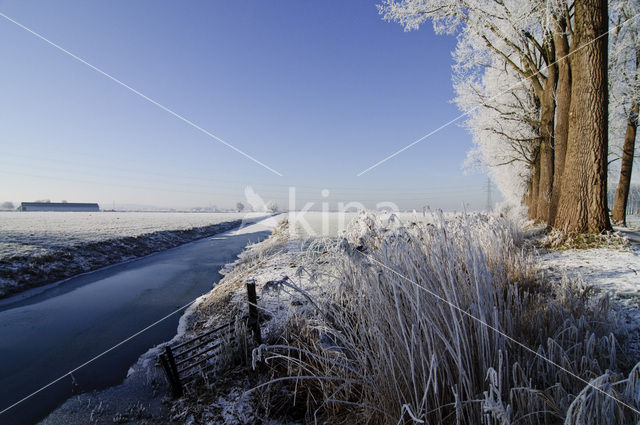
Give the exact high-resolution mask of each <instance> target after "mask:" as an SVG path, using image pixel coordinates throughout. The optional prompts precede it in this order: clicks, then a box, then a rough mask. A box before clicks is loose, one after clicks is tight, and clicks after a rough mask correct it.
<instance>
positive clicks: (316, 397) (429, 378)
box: [254, 215, 640, 424]
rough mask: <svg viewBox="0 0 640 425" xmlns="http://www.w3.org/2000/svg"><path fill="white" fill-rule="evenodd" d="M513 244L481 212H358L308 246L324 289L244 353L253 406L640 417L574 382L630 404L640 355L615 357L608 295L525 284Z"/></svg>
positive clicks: (483, 417)
mask: <svg viewBox="0 0 640 425" xmlns="http://www.w3.org/2000/svg"><path fill="white" fill-rule="evenodd" d="M522 242H523V240H522V235H521V234H520V232H519V231H518V229H517V228H516V227H515V226H514V225H512V224H511V223H510V222H508V221H507V220H505V219H501V218H497V217H492V216H484V215H474V216H460V217H457V218H455V219H452V220H445V219H444V218H443V217H435V218H434V220H433V223H412V224H411V225H408V226H404V225H402V224H401V223H399V222H398V221H397V220H394V219H393V218H392V219H391V220H388V221H386V220H380V219H379V218H378V217H375V216H365V217H362V218H361V219H360V220H358V222H357V223H356V225H355V226H354V227H353V228H352V229H350V232H349V233H348V234H347V236H346V238H345V239H343V240H341V241H338V242H335V243H328V242H327V241H323V242H322V245H321V246H320V247H319V246H317V245H316V246H315V247H314V246H312V247H311V248H312V249H311V251H313V252H311V253H310V254H309V255H316V254H314V252H316V253H317V252H318V251H322V252H323V254H324V255H325V257H329V259H330V260H329V261H330V262H331V264H332V269H333V272H334V274H335V279H336V281H335V285H333V286H332V288H335V289H333V290H332V293H331V294H330V297H328V299H317V300H314V304H316V305H317V306H318V309H317V311H316V312H315V314H306V315H305V314H301V315H298V316H295V317H294V318H293V319H291V320H290V322H289V323H288V325H287V327H286V332H285V334H284V335H283V337H282V339H281V341H279V343H277V344H272V345H267V346H262V347H260V348H259V349H257V350H255V351H254V358H255V360H265V361H266V363H267V364H268V365H269V367H270V369H269V372H268V373H269V374H270V378H271V380H270V381H269V382H268V383H266V384H263V385H262V386H260V387H259V389H258V390H257V391H259V394H260V397H259V399H260V400H262V405H261V407H262V411H263V412H264V413H265V414H269V415H272V417H280V418H282V417H283V415H284V414H285V412H288V413H289V417H290V418H291V419H294V420H300V421H304V422H314V421H318V422H326V423H345V424H346V423H350V424H351V423H363V424H410V423H433V424H435V423H451V424H453V423H455V424H478V423H485V424H538V423H544V424H558V423H563V422H564V421H565V419H566V420H567V423H571V424H578V423H585V424H586V423H629V421H637V420H638V416H637V415H635V413H634V412H633V410H631V409H629V408H627V407H624V406H622V405H621V404H619V403H617V402H615V401H612V399H611V398H610V397H608V396H605V395H603V394H602V392H600V391H597V390H594V389H593V388H591V387H588V386H586V384H585V380H586V381H591V382H592V384H593V385H595V386H597V387H598V388H601V390H602V391H604V392H607V393H610V394H611V395H614V396H615V397H616V398H618V399H620V400H622V401H624V402H625V403H627V404H629V405H631V406H632V407H633V408H635V409H637V408H638V407H639V403H638V393H639V392H640V391H639V388H640V387H639V386H638V378H637V376H638V371H637V369H633V371H631V375H630V377H629V378H627V379H626V380H625V375H626V374H627V373H629V370H630V369H631V368H632V366H633V362H635V361H637V359H633V358H627V357H626V356H625V354H624V353H619V352H618V351H617V348H618V347H619V345H618V340H617V338H623V337H624V335H615V334H614V332H615V328H614V327H613V323H615V320H616V319H615V317H613V313H612V312H611V311H610V310H609V308H608V302H607V301H608V299H607V298H601V299H599V300H598V301H597V302H593V300H592V298H590V297H588V296H587V294H586V293H585V290H584V289H583V288H580V287H576V286H575V285H572V284H571V283H570V282H568V281H567V280H565V281H563V282H562V284H561V285H557V286H550V285H549V284H546V283H545V282H539V281H536V279H535V271H536V270H535V266H534V263H533V261H532V259H531V258H530V257H528V256H527V254H526V252H524V251H523V249H522ZM325 253H328V254H325ZM510 337H512V338H514V339H515V340H517V341H518V342H519V343H522V344H523V345H524V346H525V347H530V348H531V349H532V350H533V351H530V350H528V349H527V348H524V347H523V346H522V345H519V344H518V343H515V342H514V341H513V340H512V339H510ZM543 358H544V359H543ZM545 359H548V360H549V361H547V360H545ZM551 362H552V363H551ZM559 366H560V367H559ZM562 368H564V369H565V370H562ZM572 375H574V376H572ZM576 377H577V378H576ZM614 382H616V383H615V384H614ZM292 405H293V406H296V409H297V410H294V411H293V414H292V413H291V412H292V410H291V407H290V406H292ZM610 406H611V407H610Z"/></svg>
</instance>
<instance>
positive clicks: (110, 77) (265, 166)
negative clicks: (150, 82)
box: [0, 12, 283, 177]
mask: <svg viewBox="0 0 640 425" xmlns="http://www.w3.org/2000/svg"><path fill="white" fill-rule="evenodd" d="M0 16H2V17H3V18H4V19H6V20H7V21H9V22H12V23H14V24H16V25H17V26H19V27H20V28H22V29H23V30H25V31H27V32H29V33H31V34H33V35H35V36H36V37H38V38H39V39H40V40H42V41H44V42H45V43H47V44H49V45H51V46H53V47H55V48H56V49H58V50H60V51H61V52H64V53H66V54H67V55H69V56H71V57H72V58H74V59H75V60H77V61H78V62H81V63H83V64H85V65H86V66H88V67H89V68H91V69H93V70H94V71H96V72H98V73H100V74H102V75H104V76H105V77H107V78H108V79H110V80H112V81H114V82H116V83H118V84H120V85H121V86H122V87H124V88H126V89H127V90H129V91H131V92H132V93H135V94H137V95H138V96H140V97H141V98H143V99H144V100H146V101H148V102H150V103H152V104H154V105H155V106H157V107H158V108H160V109H162V110H163V111H166V112H168V113H170V114H171V115H173V116H174V117H176V118H178V119H179V120H181V121H184V122H185V123H187V124H189V125H190V126H191V127H193V128H195V129H196V130H198V131H200V132H201V133H204V134H206V135H207V136H209V137H211V138H212V139H214V140H217V141H218V142H220V143H222V144H223V145H225V146H227V147H228V148H231V149H233V150H234V151H236V152H238V153H239V154H240V155H242V156H244V157H245V158H248V159H250V160H251V161H253V162H255V163H256V164H259V165H261V166H263V167H264V168H266V169H267V170H269V171H271V172H272V173H274V174H277V175H278V176H280V177H282V176H283V175H282V173H280V172H279V171H276V170H274V169H273V168H271V167H269V166H268V165H266V164H265V163H263V162H261V161H259V160H257V159H256V158H254V157H253V156H251V155H249V154H248V153H246V152H244V151H242V150H240V149H238V148H236V147H235V146H233V145H232V144H231V143H229V142H227V141H226V140H224V139H222V138H220V137H218V136H216V135H215V134H213V133H211V132H209V131H207V130H205V129H204V128H202V127H200V126H199V125H197V124H196V123H194V122H193V121H190V120H188V119H187V118H185V117H183V116H182V115H180V114H178V113H177V112H174V111H173V110H171V109H169V108H167V107H166V106H164V105H162V104H160V103H158V102H156V101H155V100H153V99H151V98H150V97H148V96H145V95H144V94H142V93H140V92H139V91H138V90H136V89H134V88H133V87H131V86H129V85H127V84H125V83H123V82H122V81H120V80H119V79H117V78H116V77H114V76H112V75H111V74H108V73H106V72H105V71H103V70H102V69H100V68H98V67H97V66H94V65H91V64H90V63H89V62H87V61H86V60H84V59H82V58H81V57H78V56H76V55H74V54H73V53H71V52H70V51H68V50H66V49H65V48H63V47H62V46H60V45H58V44H56V43H54V42H53V41H51V40H49V39H48V38H46V37H44V36H43V35H41V34H39V33H37V32H35V31H33V30H32V29H30V28H28V27H26V26H24V25H22V24H21V23H20V22H18V21H16V20H15V19H12V18H10V17H9V16H7V15H5V14H4V13H2V12H0Z"/></svg>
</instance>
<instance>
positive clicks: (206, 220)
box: [0, 213, 257, 298]
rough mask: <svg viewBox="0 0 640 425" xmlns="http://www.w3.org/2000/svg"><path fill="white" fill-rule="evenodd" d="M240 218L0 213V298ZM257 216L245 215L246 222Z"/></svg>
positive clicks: (227, 225)
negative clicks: (249, 216)
mask: <svg viewBox="0 0 640 425" xmlns="http://www.w3.org/2000/svg"><path fill="white" fill-rule="evenodd" d="M243 217H244V215H243V214H188V213H183V214H180V213H176V214H174V213H94V214H88V213H3V214H2V215H0V218H1V219H2V222H1V223H0V298H2V297H6V296H9V295H12V294H15V293H17V292H20V291H24V290H25V289H28V288H33V287H36V286H42V285H45V284H47V283H51V282H56V281H59V280H62V279H65V278H68V277H71V276H75V275H78V274H81V273H85V272H88V271H91V270H95V269H98V268H101V267H104V266H108V265H111V264H116V263H119V262H122V261H126V260H130V259H134V258H139V257H142V256H145V255H148V254H151V253H154V252H158V251H162V250H166V249H169V248H173V247H176V246H178V245H181V244H184V243H187V242H191V241H194V240H197V239H200V238H204V237H208V236H211V235H215V234H217V233H220V232H224V231H227V230H230V229H232V228H235V227H238V226H240V225H241V224H242V223H243V220H242V218H243ZM256 219H257V218H255V217H253V218H250V219H249V220H248V223H251V222H254V221H255V220H256ZM245 223H246V222H245Z"/></svg>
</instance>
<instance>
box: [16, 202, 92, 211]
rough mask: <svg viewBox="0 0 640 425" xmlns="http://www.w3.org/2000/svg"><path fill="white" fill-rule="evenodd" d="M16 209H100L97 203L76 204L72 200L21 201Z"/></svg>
mask: <svg viewBox="0 0 640 425" xmlns="http://www.w3.org/2000/svg"><path fill="white" fill-rule="evenodd" d="M18 209H19V210H20V211H73V212H96V211H100V207H99V206H98V204H78V203H73V202H23V203H21V204H20V208H18Z"/></svg>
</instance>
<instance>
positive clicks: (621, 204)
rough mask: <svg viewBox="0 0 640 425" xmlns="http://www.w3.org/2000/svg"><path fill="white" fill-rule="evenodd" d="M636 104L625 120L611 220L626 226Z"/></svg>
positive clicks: (636, 121) (636, 118)
mask: <svg viewBox="0 0 640 425" xmlns="http://www.w3.org/2000/svg"><path fill="white" fill-rule="evenodd" d="M638 107H639V105H638V102H634V104H633V106H632V107H631V113H630V115H629V118H628V119H627V131H626V132H625V135H624V145H623V146H622V164H621V165H620V180H619V181H618V188H617V189H616V200H615V201H614V203H613V214H611V219H612V220H613V221H614V222H616V223H622V224H623V225H626V224H627V201H628V199H629V187H630V185H631V170H632V168H633V154H634V153H635V149H636V131H637V129H638V109H639V108H638Z"/></svg>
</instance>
